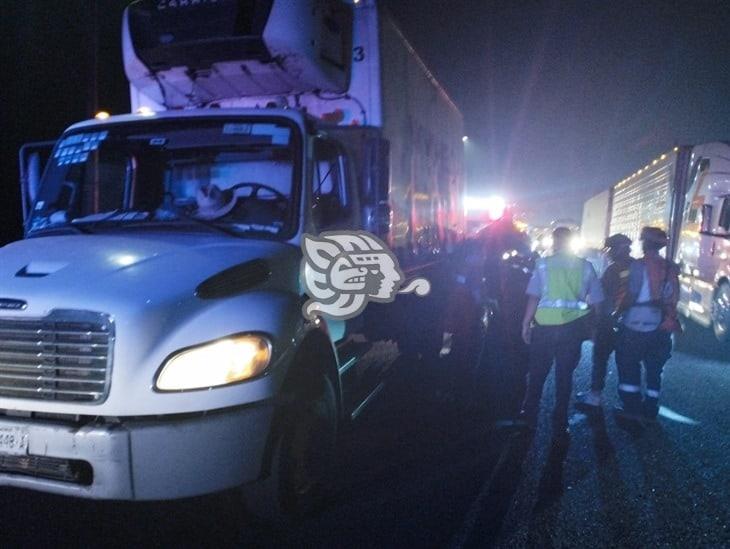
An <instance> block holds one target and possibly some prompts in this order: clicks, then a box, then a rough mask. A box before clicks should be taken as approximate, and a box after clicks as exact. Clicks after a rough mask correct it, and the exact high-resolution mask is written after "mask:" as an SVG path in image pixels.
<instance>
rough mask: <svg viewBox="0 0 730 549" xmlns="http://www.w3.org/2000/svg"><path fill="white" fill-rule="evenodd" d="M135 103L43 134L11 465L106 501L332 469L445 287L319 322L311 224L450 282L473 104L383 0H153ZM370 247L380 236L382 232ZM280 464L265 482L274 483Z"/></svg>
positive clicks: (32, 205)
mask: <svg viewBox="0 0 730 549" xmlns="http://www.w3.org/2000/svg"><path fill="white" fill-rule="evenodd" d="M123 41H124V42H123V51H124V65H125V70H126V74H127V77H128V79H129V82H130V91H131V102H132V107H133V110H134V111H135V114H131V115H123V116H111V117H110V116H108V115H103V116H99V117H98V119H96V120H90V121H85V122H81V123H78V124H75V125H74V126H72V127H70V128H69V129H68V130H67V131H66V132H65V133H64V134H63V135H62V136H61V138H60V139H59V140H58V142H57V143H56V144H55V146H54V147H53V149H52V153H51V154H50V160H49V161H48V163H47V166H46V168H45V172H44V175H43V176H42V177H40V175H39V174H40V173H41V166H40V165H41V163H42V155H43V154H47V152H48V150H49V147H48V146H47V144H46V145H44V144H40V145H29V146H26V147H25V148H24V149H23V153H22V155H21V156H22V165H21V173H22V174H23V180H22V191H23V200H24V201H23V204H24V214H25V237H26V238H25V239H24V240H21V241H18V242H15V243H12V244H10V245H8V246H6V247H4V248H2V249H0V485H12V486H17V487H23V488H30V489H37V490H43V491H48V492H54V493H59V494H67V495H74V496H80V497H86V498H104V499H128V500H149V499H168V498H179V497H188V496H194V495H198V494H204V493H209V492H213V491H218V490H223V489H227V488H231V487H234V486H239V485H243V484H247V483H254V485H255V486H256V487H257V489H259V492H260V493H261V494H264V495H265V497H264V496H262V499H254V500H252V501H253V510H254V511H261V508H262V507H263V506H264V501H269V503H270V507H271V508H272V509H275V510H276V512H287V511H293V512H296V511H299V510H301V509H302V508H306V506H307V505H309V504H310V503H311V502H312V501H314V500H316V496H317V494H318V493H319V489H321V487H322V484H323V483H324V481H325V479H326V478H327V474H328V473H329V471H328V470H327V463H329V459H328V458H330V457H331V454H332V448H333V446H334V441H335V439H336V435H337V431H338V429H339V427H340V426H341V425H342V424H343V423H344V422H347V421H350V420H353V419H355V418H357V417H358V416H359V415H360V414H361V413H362V411H363V410H364V409H365V408H366V407H367V406H368V405H369V404H370V403H371V402H372V401H373V400H374V398H375V397H376V396H377V395H378V394H380V393H381V392H382V389H383V387H384V384H385V382H386V379H387V375H388V373H389V372H390V370H391V366H392V365H393V363H394V361H395V359H396V358H397V356H398V353H399V348H400V349H403V348H404V347H406V348H408V347H410V348H411V349H413V348H416V349H418V348H423V341H424V340H425V339H428V340H433V341H434V342H436V345H437V344H438V343H437V342H438V338H439V337H440V333H441V327H440V325H439V321H440V312H439V309H438V308H437V307H435V306H434V304H433V302H431V301H430V299H423V300H420V301H415V302H414V300H415V298H414V300H409V299H407V298H400V297H399V298H398V299H397V300H396V301H395V302H394V303H392V304H376V305H370V307H368V308H367V309H366V311H365V313H364V314H363V315H361V316H359V317H356V318H353V319H351V320H347V321H333V320H328V319H325V318H317V319H315V320H313V321H308V320H305V318H304V316H303V315H302V312H301V307H302V303H303V301H304V299H305V296H304V295H303V292H302V285H301V283H300V280H299V276H300V264H301V257H302V254H301V249H300V241H301V238H302V235H303V234H305V233H310V234H318V233H321V232H323V231H330V230H365V231H369V232H371V233H373V234H375V235H377V236H379V237H380V238H382V239H383V240H384V241H386V242H387V243H388V244H389V245H390V246H391V248H392V249H393V250H394V251H395V252H396V253H397V255H398V257H399V259H400V262H401V267H402V269H403V271H404V272H405V274H406V276H416V275H421V274H425V275H426V276H427V277H430V278H431V280H432V282H433V283H434V284H435V283H436V280H435V277H436V276H437V275H436V273H437V272H438V269H439V268H440V265H442V264H443V263H445V261H443V259H444V258H445V255H446V251H447V249H448V248H449V247H450V245H451V244H452V242H451V240H452V239H453V238H455V237H456V236H458V235H460V234H463V233H464V230H463V206H462V200H463V199H462V196H461V195H462V189H463V186H462V152H463V143H462V136H463V133H464V132H463V127H462V126H463V123H462V116H461V114H460V113H459V111H458V109H457V108H456V107H455V105H454V104H453V103H452V102H451V100H450V99H449V98H448V96H447V95H446V93H445V92H444V90H443V89H442V88H441V87H440V86H439V85H438V83H437V82H436V81H435V79H434V78H433V76H432V75H431V73H430V72H429V71H428V69H427V68H426V67H425V65H424V64H423V63H422V61H421V60H420V58H419V57H418V56H417V54H416V53H415V52H414V50H413V48H411V46H410V45H409V44H408V42H407V41H406V40H405V38H404V37H403V35H402V34H401V33H400V31H399V30H398V28H397V27H396V26H395V24H394V23H393V21H392V20H391V19H390V18H389V17H388V16H387V15H386V14H385V13H384V12H383V11H382V10H380V9H379V8H378V6H377V5H376V2H375V1H374V0H360V1H358V2H354V3H352V2H350V3H348V2H343V1H340V0H298V1H297V2H289V1H286V0H255V1H251V2H236V1H232V0H219V1H217V2H166V1H159V0H156V1H151V0H140V1H137V2H134V3H133V4H131V5H130V6H129V7H128V8H127V10H126V12H125V15H124V25H123ZM361 251H363V252H365V253H367V250H364V249H363V250H361ZM262 487H263V488H262Z"/></svg>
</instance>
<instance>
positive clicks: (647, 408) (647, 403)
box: [641, 397, 659, 422]
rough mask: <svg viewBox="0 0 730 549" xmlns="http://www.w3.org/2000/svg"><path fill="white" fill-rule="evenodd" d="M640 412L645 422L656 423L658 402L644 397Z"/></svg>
mask: <svg viewBox="0 0 730 549" xmlns="http://www.w3.org/2000/svg"><path fill="white" fill-rule="evenodd" d="M641 411H642V414H643V416H644V419H645V420H647V421H650V422H654V421H656V418H657V416H658V415H659V400H658V399H656V398H651V397H645V398H644V402H643V406H642V410H641Z"/></svg>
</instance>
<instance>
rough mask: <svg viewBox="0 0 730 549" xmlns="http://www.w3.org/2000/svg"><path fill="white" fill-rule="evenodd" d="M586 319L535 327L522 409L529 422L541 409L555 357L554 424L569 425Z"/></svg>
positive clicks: (556, 425) (558, 426)
mask: <svg viewBox="0 0 730 549" xmlns="http://www.w3.org/2000/svg"><path fill="white" fill-rule="evenodd" d="M586 330H587V327H586V319H585V318H581V319H579V320H575V321H573V322H570V323H568V324H563V325H561V326H536V327H535V328H533V330H532V343H531V344H530V367H529V372H528V375H527V392H526V394H525V401H524V403H523V405H522V409H523V411H524V413H525V418H526V419H527V421H528V422H530V423H534V422H535V421H536V418H537V413H538V411H539V409H540V400H541V399H542V390H543V386H544V385H545V379H546V378H547V376H548V374H549V373H550V369H551V368H552V365H553V360H554V361H555V409H554V410H553V425H554V426H555V427H556V428H565V427H566V426H567V425H568V405H569V404H570V394H571V392H572V390H573V371H574V370H575V368H576V367H577V366H578V362H579V360H580V353H581V344H582V343H583V340H584V339H585V335H586Z"/></svg>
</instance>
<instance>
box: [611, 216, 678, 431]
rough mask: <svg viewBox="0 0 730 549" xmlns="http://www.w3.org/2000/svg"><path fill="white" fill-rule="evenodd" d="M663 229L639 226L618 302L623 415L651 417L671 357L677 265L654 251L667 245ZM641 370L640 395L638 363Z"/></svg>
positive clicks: (618, 350)
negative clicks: (636, 255)
mask: <svg viewBox="0 0 730 549" xmlns="http://www.w3.org/2000/svg"><path fill="white" fill-rule="evenodd" d="M668 242H669V240H668V238H667V233H665V232H664V231H663V230H661V229H659V228H656V227H644V228H643V229H642V230H641V243H642V248H643V250H644V257H642V258H641V259H639V260H637V261H635V262H633V263H632V264H631V266H630V268H629V282H628V292H627V294H626V298H625V300H624V303H623V305H622V307H621V309H622V311H623V316H622V321H621V330H620V333H619V335H618V340H617V345H616V364H617V366H618V375H619V386H618V394H619V397H620V399H621V402H622V407H620V408H618V409H617V412H618V413H619V414H620V416H622V417H625V418H627V419H648V420H655V419H656V417H657V414H658V412H659V393H660V390H661V380H662V370H663V369H664V365H665V364H666V362H667V360H669V357H670V356H671V351H672V339H671V334H672V333H673V332H680V331H681V327H680V325H679V321H678V320H677V301H678V300H679V268H678V267H677V265H676V264H674V263H673V262H672V261H670V260H668V259H665V258H663V257H662V256H661V255H659V252H660V250H661V249H662V248H664V247H665V246H667V244H668ZM642 364H643V366H644V368H645V370H646V390H645V391H644V394H643V398H642V390H641V373H642V372H641V367H642Z"/></svg>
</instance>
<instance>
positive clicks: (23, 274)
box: [0, 233, 298, 317]
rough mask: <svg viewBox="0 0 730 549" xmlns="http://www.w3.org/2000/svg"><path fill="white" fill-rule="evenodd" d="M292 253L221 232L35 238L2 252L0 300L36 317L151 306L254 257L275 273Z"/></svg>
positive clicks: (276, 245)
mask: <svg viewBox="0 0 730 549" xmlns="http://www.w3.org/2000/svg"><path fill="white" fill-rule="evenodd" d="M297 253H298V252H297V250H296V248H294V247H293V246H289V245H287V244H282V243H278V242H269V241H261V240H251V239H235V238H233V237H221V236H218V235H215V236H211V235H199V234H180V233H174V234H169V233H167V234H166V233H156V234H144V235H135V234H131V235H123V236H120V235H109V234H106V235H105V234H99V235H73V236H51V237H40V238H33V239H28V240H21V241H18V242H14V243H12V244H9V245H7V246H5V247H4V248H0V298H11V299H20V300H23V301H26V302H27V309H26V310H25V311H24V316H36V317H37V316H44V315H45V314H47V313H48V312H49V310H50V309H52V308H69V309H79V308H81V309H87V310H97V311H100V312H106V311H109V309H115V307H114V306H113V302H114V301H119V302H123V303H124V304H125V307H129V306H130V305H132V306H133V305H134V304H135V303H136V304H138V305H147V306H149V305H151V304H153V303H160V302H161V301H166V300H169V299H185V298H193V297H194V292H195V288H196V287H197V286H198V285H199V284H200V283H201V282H203V281H205V280H206V279H208V278H209V277H211V276H213V275H215V274H217V273H219V272H221V271H223V270H225V269H227V268H229V267H232V266H234V265H239V264H241V263H244V262H246V261H250V260H253V259H265V260H267V261H268V262H270V263H271V265H270V267H271V271H272V272H276V271H278V269H276V264H277V263H279V262H282V261H284V262H289V261H291V260H293V259H295V256H296V254H297ZM109 312H111V311H109Z"/></svg>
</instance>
